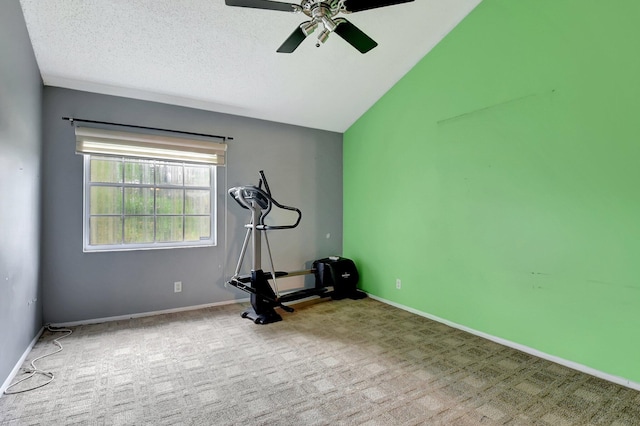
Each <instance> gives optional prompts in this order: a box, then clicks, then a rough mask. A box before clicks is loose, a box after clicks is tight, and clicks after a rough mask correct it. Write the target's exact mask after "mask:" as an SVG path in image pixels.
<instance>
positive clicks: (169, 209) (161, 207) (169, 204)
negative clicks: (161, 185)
mask: <svg viewBox="0 0 640 426" xmlns="http://www.w3.org/2000/svg"><path fill="white" fill-rule="evenodd" d="M183 194H184V190H182V189H157V190H156V213H157V214H182V201H183Z"/></svg>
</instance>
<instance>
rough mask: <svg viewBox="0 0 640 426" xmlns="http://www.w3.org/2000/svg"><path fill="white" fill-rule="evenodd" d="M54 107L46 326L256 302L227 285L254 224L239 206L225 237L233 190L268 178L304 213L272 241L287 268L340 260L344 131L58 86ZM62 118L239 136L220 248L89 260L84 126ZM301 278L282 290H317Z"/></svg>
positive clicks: (48, 108) (47, 146) (47, 193)
mask: <svg viewBox="0 0 640 426" xmlns="http://www.w3.org/2000/svg"><path fill="white" fill-rule="evenodd" d="M43 105H44V106H43V114H44V115H43V126H44V127H43V129H44V145H43V198H42V202H43V212H44V213H43V228H42V232H43V235H42V276H43V292H44V294H43V296H44V320H45V321H47V322H53V323H63V322H75V321H83V320H90V319H96V318H106V317H112V316H122V315H129V314H136V313H144V312H153V311H158V310H166V309H173V308H181V307H187V306H196V305H201V304H209V303H216V302H224V301H230V300H234V299H239V298H246V297H247V295H246V293H242V292H239V291H238V290H235V289H233V288H225V286H224V282H225V278H226V277H227V276H228V275H229V274H231V273H232V271H233V268H234V266H235V262H236V260H237V259H236V257H237V254H238V249H239V245H240V242H241V239H242V237H243V234H244V229H243V228H242V225H243V224H244V223H245V221H246V219H247V216H248V211H247V210H243V209H241V208H240V207H239V206H237V205H236V204H235V202H233V200H231V199H230V198H229V200H228V201H229V203H228V209H227V210H228V214H227V215H226V232H225V201H226V200H227V198H228V196H227V195H226V188H228V187H230V186H235V185H238V184H242V183H257V177H258V170H261V169H263V170H264V171H265V173H266V175H267V178H268V179H269V183H270V186H271V189H272V192H273V195H274V197H275V198H276V199H277V200H278V201H280V202H281V203H283V204H288V205H293V206H297V207H299V208H300V209H301V210H302V211H303V219H302V224H301V226H300V227H299V228H297V229H295V230H287V231H279V232H274V233H273V234H271V236H270V238H269V240H270V243H271V245H272V249H273V252H274V261H275V263H276V269H278V270H293V269H302V268H304V267H305V266H308V262H310V261H312V260H314V259H317V258H321V257H326V256H329V255H332V254H340V253H341V250H342V135H341V134H339V133H332V132H326V131H320V130H313V129H308V128H302V127H296V126H290V125H284V124H278V123H273V122H266V121H261V120H254V119H248V118H243V117H237V116H231V115H225V114H217V113H212V112H208V111H202V110H195V109H189V108H183V107H177V106H172V105H165V104H159V103H153V102H146V101H138V100H132V99H127V98H120V97H112V96H105V95H99V94H93V93H86V92H80V91H73V90H67V89H60V88H52V87H45V89H44V104H43ZM63 116H73V117H77V118H84V119H90V120H100V121H110V122H118V123H128V124H135V125H141V126H149V127H161V128H167V129H174V130H184V131H191V132H199V133H210V134H218V135H226V136H231V137H233V138H234V139H233V140H232V141H229V143H228V145H229V148H228V167H227V168H226V169H223V168H220V169H219V170H218V188H219V194H220V195H219V197H218V200H219V203H218V223H219V227H218V245H217V246H216V247H206V248H205V247H200V248H179V249H165V250H147V251H126V252H110V253H83V252H82V214H83V213H82V191H83V185H82V176H83V174H82V173H83V172H82V157H81V156H79V155H76V154H75V153H74V148H75V139H74V132H73V127H72V126H71V125H70V124H69V122H67V121H64V120H62V117H63ZM225 233H226V234H227V235H228V241H225ZM328 234H330V237H329V238H327V236H328ZM225 253H227V255H225ZM290 280H291V281H289V282H285V281H281V283H280V284H281V285H283V286H287V287H300V286H303V285H310V283H311V280H310V279H309V277H307V278H306V279H304V278H302V277H298V278H291V279H290ZM174 281H182V283H183V291H182V293H174V292H173V282H174Z"/></svg>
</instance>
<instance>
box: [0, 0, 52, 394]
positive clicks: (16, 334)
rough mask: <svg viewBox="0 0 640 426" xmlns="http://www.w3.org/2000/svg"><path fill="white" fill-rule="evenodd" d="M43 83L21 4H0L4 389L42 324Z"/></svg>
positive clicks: (0, 353)
mask: <svg viewBox="0 0 640 426" xmlns="http://www.w3.org/2000/svg"><path fill="white" fill-rule="evenodd" d="M41 99H42V81H41V79H40V73H39V71H38V67H37V64H36V61H35V57H34V55H33V50H32V48H31V43H30V41H29V35H28V34H27V28H26V26H25V23H24V18H23V16H22V10H21V9H20V4H19V2H18V0H8V1H3V2H2V4H1V5H0V324H2V327H0V385H2V383H3V382H4V381H5V379H6V378H7V377H8V375H9V373H11V370H12V369H13V367H14V366H15V365H16V363H17V362H18V360H19V359H20V356H21V355H22V354H23V353H24V351H25V350H26V349H27V347H28V346H29V343H30V342H31V340H32V339H33V338H34V337H35V336H36V335H37V334H38V332H39V330H40V328H41V326H42V297H41V296H40V286H39V279H38V278H39V276H38V275H39V273H38V264H39V247H38V239H39V232H40V148H41Z"/></svg>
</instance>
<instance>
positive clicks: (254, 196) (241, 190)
mask: <svg viewBox="0 0 640 426" xmlns="http://www.w3.org/2000/svg"><path fill="white" fill-rule="evenodd" d="M263 184H264V188H265V189H262V185H263ZM228 192H229V195H230V196H231V197H232V198H233V199H234V200H236V202H237V203H238V204H239V205H240V206H241V207H242V208H245V209H249V210H251V211H254V210H255V209H256V207H255V206H254V204H253V203H254V202H255V203H256V204H257V206H258V207H259V208H260V209H261V210H262V211H261V213H260V220H259V222H260V223H258V224H256V225H259V226H260V227H261V228H262V229H264V230H270V229H292V228H296V227H297V226H298V225H299V224H300V221H301V220H302V212H301V211H300V209H298V208H296V207H291V206H285V205H284V204H280V203H279V202H278V201H276V200H275V199H274V198H273V197H272V196H271V191H270V190H269V184H268V183H267V178H266V177H265V176H264V172H263V171H262V170H260V183H259V184H258V186H254V185H244V186H236V187H233V188H230V189H229V191H228ZM273 205H275V206H276V207H278V208H280V209H283V210H289V211H293V212H296V213H297V215H298V217H297V219H296V221H295V223H293V224H290V225H265V223H264V219H265V218H266V217H267V215H268V214H269V212H270V211H271V208H272V206H273Z"/></svg>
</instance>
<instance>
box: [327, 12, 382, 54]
mask: <svg viewBox="0 0 640 426" xmlns="http://www.w3.org/2000/svg"><path fill="white" fill-rule="evenodd" d="M336 22H337V23H338V26H337V27H336V29H335V30H334V31H333V32H334V33H336V34H338V35H339V36H340V37H342V38H343V39H344V40H345V41H346V42H347V43H349V44H350V45H352V46H353V47H355V48H356V49H358V50H359V51H360V53H367V52H368V51H370V50H371V49H373V48H374V47H376V46H377V45H378V43H376V42H375V41H374V40H373V39H372V38H371V37H369V36H368V35H366V34H365V33H363V32H362V31H361V30H360V29H359V28H358V27H356V26H355V25H353V24H352V23H351V22H349V21H347V20H346V19H342V18H341V19H340V20H336Z"/></svg>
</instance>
